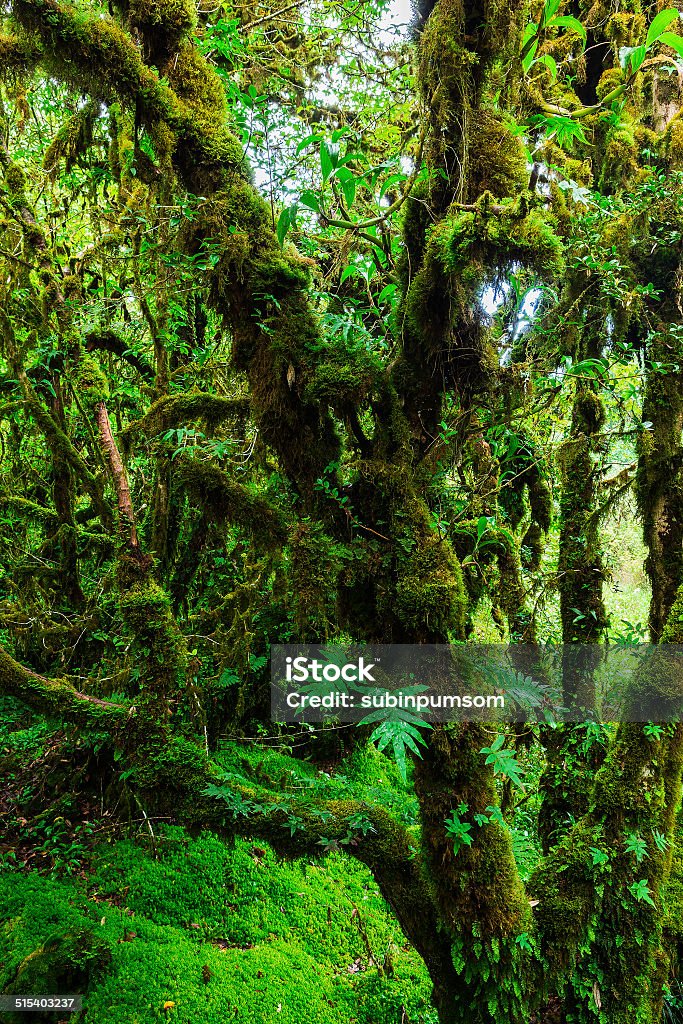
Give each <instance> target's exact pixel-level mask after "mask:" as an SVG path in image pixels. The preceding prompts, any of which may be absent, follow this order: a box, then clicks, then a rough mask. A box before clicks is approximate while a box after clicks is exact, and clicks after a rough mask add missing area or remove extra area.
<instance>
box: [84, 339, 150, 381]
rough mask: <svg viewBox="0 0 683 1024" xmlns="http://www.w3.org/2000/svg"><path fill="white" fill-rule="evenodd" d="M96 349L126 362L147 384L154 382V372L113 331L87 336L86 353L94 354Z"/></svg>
mask: <svg viewBox="0 0 683 1024" xmlns="http://www.w3.org/2000/svg"><path fill="white" fill-rule="evenodd" d="M96 349H98V350H101V351H104V352H111V353H112V354H113V355H115V356H118V357H119V358H120V359H123V360H125V362H127V363H129V364H130V366H132V367H133V369H134V370H137V372H138V373H139V374H140V376H141V377H142V379H143V380H144V381H145V383H146V384H152V383H153V382H154V370H153V369H152V367H151V366H150V365H149V363H148V362H146V361H145V360H144V359H141V358H140V357H139V356H136V355H135V353H134V352H131V350H130V349H129V347H128V345H127V344H126V342H125V341H124V340H123V339H122V338H119V336H118V335H117V334H114V332H113V331H93V332H91V333H90V334H86V336H85V350H86V352H93V351H95V350H96Z"/></svg>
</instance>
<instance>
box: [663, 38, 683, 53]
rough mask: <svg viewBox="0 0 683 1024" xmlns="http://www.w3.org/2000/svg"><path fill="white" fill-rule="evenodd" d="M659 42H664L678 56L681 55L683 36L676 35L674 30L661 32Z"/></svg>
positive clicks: (682, 51)
mask: <svg viewBox="0 0 683 1024" xmlns="http://www.w3.org/2000/svg"><path fill="white" fill-rule="evenodd" d="M659 42H660V43H664V45H665V46H670V47H671V49H672V50H675V51H676V53H677V54H678V55H679V57H683V37H681V36H679V35H676V33H675V32H662V34H661V36H660V37H659Z"/></svg>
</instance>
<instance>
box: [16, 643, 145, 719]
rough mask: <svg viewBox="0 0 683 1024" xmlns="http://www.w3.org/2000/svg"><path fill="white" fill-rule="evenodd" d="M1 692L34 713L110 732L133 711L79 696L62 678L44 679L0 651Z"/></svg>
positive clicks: (125, 707) (89, 697) (103, 701)
mask: <svg viewBox="0 0 683 1024" xmlns="http://www.w3.org/2000/svg"><path fill="white" fill-rule="evenodd" d="M0 693H2V694H4V695H5V696H8V697H16V698H18V699H19V700H21V701H23V703H24V704H27V705H28V706H29V707H30V708H32V709H33V710H34V711H38V712H40V713H41V714H44V715H46V716H47V717H49V718H54V719H57V720H58V721H60V722H65V723H66V722H71V723H75V724H77V725H83V726H89V727H97V728H100V729H105V730H106V729H110V730H113V729H115V728H117V727H121V726H123V725H125V724H126V722H128V721H129V719H130V716H131V715H132V714H133V713H134V712H133V709H132V708H130V707H128V706H126V705H123V704H115V703H113V702H112V701H106V700H101V699H100V698H99V697H94V696H92V695H91V694H87V693H81V692H80V691H79V690H76V689H74V687H73V686H71V684H70V683H69V682H67V681H66V680H64V679H47V678H46V677H45V676H41V675H39V674H38V673H37V672H32V671H31V670H30V669H27V668H24V667H23V666H22V665H20V664H19V663H18V662H16V661H15V660H14V658H12V657H10V655H9V654H7V652H6V651H4V650H3V649H2V648H0Z"/></svg>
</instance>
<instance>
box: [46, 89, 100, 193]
mask: <svg viewBox="0 0 683 1024" xmlns="http://www.w3.org/2000/svg"><path fill="white" fill-rule="evenodd" d="M98 106H99V105H98V104H95V103H88V104H86V105H85V106H84V107H83V108H82V109H81V110H78V111H76V113H75V114H72V115H71V117H70V118H69V119H68V120H67V121H66V123H65V124H63V125H62V127H61V128H60V129H59V131H58V132H57V134H56V135H55V137H54V139H53V140H52V142H51V143H50V145H49V146H48V147H47V149H46V150H45V155H44V157H43V167H44V168H45V170H46V171H47V172H48V174H50V176H51V177H52V178H53V179H54V178H56V177H57V174H58V171H59V165H60V163H61V162H62V161H64V169H65V170H66V171H67V172H68V171H70V170H71V168H72V167H73V166H74V164H75V163H76V161H77V160H78V158H79V157H81V156H83V155H84V154H85V153H86V152H87V151H88V149H89V148H90V146H91V145H92V129H93V124H94V122H95V118H96V117H97V113H98Z"/></svg>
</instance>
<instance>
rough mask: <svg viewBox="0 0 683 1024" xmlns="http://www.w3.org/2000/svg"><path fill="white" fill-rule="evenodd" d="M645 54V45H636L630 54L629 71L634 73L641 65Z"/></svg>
mask: <svg viewBox="0 0 683 1024" xmlns="http://www.w3.org/2000/svg"><path fill="white" fill-rule="evenodd" d="M646 54H647V47H645V46H636V48H635V50H634V51H633V53H632V54H631V72H632V73H633V74H634V75H635V73H636V71H639V70H640V68H641V67H642V66H643V62H644V60H645V56H646Z"/></svg>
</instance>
